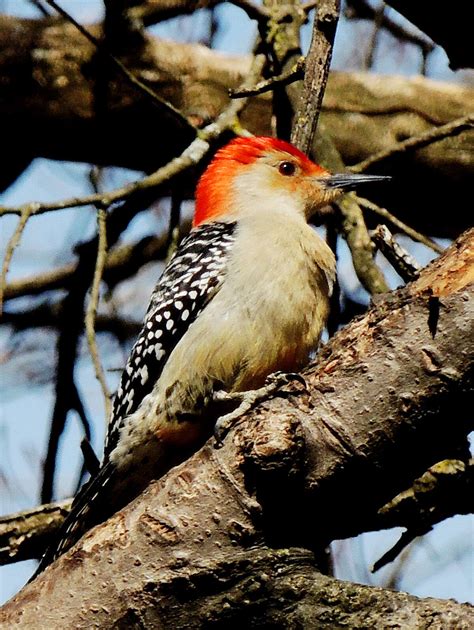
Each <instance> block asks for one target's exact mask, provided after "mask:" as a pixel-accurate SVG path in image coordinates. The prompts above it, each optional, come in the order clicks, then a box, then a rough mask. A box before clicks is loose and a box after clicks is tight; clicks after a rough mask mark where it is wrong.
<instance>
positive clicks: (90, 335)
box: [85, 208, 111, 422]
mask: <svg viewBox="0 0 474 630" xmlns="http://www.w3.org/2000/svg"><path fill="white" fill-rule="evenodd" d="M97 226H98V232H99V240H98V244H97V258H96V264H95V271H94V279H93V281H92V289H91V296H90V300H89V304H88V306H87V310H86V319H85V325H86V337H87V343H88V345H89V352H90V354H91V358H92V363H93V365H94V371H95V376H96V378H97V380H98V381H99V383H100V386H101V388H102V394H103V396H104V406H105V421H106V422H107V421H108V419H109V417H110V398H111V394H110V391H109V388H108V386H107V381H106V378H105V374H104V370H103V367H102V364H101V362H100V356H99V351H98V348H97V339H96V336H95V319H96V315H97V306H98V303H99V294H100V283H101V281H102V276H103V273H104V267H105V261H106V257H107V211H106V210H105V209H104V208H98V210H97Z"/></svg>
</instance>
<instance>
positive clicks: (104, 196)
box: [0, 55, 265, 216]
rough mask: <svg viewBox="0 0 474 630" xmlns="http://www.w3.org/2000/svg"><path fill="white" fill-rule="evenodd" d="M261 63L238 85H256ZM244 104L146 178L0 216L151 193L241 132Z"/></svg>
mask: <svg viewBox="0 0 474 630" xmlns="http://www.w3.org/2000/svg"><path fill="white" fill-rule="evenodd" d="M264 61H265V58H264V57H263V55H257V56H256V57H255V59H254V63H253V66H252V68H251V69H250V71H249V74H248V75H247V78H246V79H245V80H244V82H243V83H242V86H243V87H247V86H249V87H250V86H252V85H253V84H254V83H255V82H256V80H257V78H258V77H259V76H260V73H261V71H262V68H263V65H264ZM246 104H247V100H246V99H239V100H238V101H233V102H232V103H230V104H229V105H228V107H227V108H226V109H224V111H223V112H221V114H219V116H218V117H217V119H216V120H215V121H214V122H212V123H210V124H209V125H207V126H206V127H204V129H202V130H200V131H199V132H198V137H197V138H195V139H194V140H193V141H192V142H191V143H190V144H189V145H188V147H187V148H186V149H185V150H184V151H183V152H182V153H181V155H180V156H178V157H176V158H173V159H172V160H170V161H169V162H168V163H167V164H165V165H164V166H162V167H161V168H159V169H158V170H156V171H155V172H154V173H152V174H151V175H148V177H143V178H142V179H139V180H137V181H135V182H132V183H131V184H128V185H126V186H122V187H121V188H117V189H115V190H113V191H110V192H107V193H95V194H92V195H85V196H84V197H72V198H69V199H64V200H63V201H57V202H53V203H44V204H41V203H36V202H35V203H29V204H25V205H23V206H17V207H15V208H11V207H10V208H7V207H0V216H2V215H6V214H20V215H21V214H22V213H23V212H28V213H29V214H30V215H37V214H43V213H44V212H51V211H55V210H64V209H66V208H74V207H81V206H89V205H96V204H98V205H100V206H102V207H103V208H108V207H109V206H111V205H112V204H114V203H116V202H118V201H123V200H124V199H127V198H132V197H133V196H134V195H136V194H139V193H141V192H143V191H151V190H154V189H156V188H158V187H159V186H160V185H162V184H163V183H164V182H167V181H169V180H170V179H171V178H172V177H174V176H176V175H178V174H179V173H181V172H182V171H184V170H186V169H187V168H189V167H191V166H196V165H197V164H198V163H199V162H200V161H201V160H202V158H203V157H204V156H205V155H206V153H207V152H208V150H209V148H210V143H211V142H212V141H214V140H217V138H218V137H219V136H220V135H221V134H222V133H223V132H224V131H228V130H231V131H234V132H235V133H241V132H242V130H241V127H240V125H239V124H238V120H237V117H238V115H239V114H240V112H241V111H242V110H243V109H244V107H245V106H246Z"/></svg>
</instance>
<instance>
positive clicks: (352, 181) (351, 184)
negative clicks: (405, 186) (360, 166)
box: [324, 173, 392, 190]
mask: <svg viewBox="0 0 474 630" xmlns="http://www.w3.org/2000/svg"><path fill="white" fill-rule="evenodd" d="M391 179H392V178H391V177H390V176H388V175H358V174H356V173H340V174H338V175H329V177H325V178H324V185H325V186H326V187H327V188H340V189H342V190H353V189H354V188H356V187H357V186H359V184H370V183H371V182H387V181H390V180H391Z"/></svg>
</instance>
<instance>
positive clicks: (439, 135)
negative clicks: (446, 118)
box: [350, 114, 474, 173]
mask: <svg viewBox="0 0 474 630" xmlns="http://www.w3.org/2000/svg"><path fill="white" fill-rule="evenodd" d="M472 127H474V114H468V115H467V116H463V117H462V118H456V120H452V121H451V122H449V123H447V124H446V125H442V126H441V127H434V128H432V129H430V130H429V131H425V132H424V133H421V134H419V135H418V136H412V137H411V138H407V140H403V141H402V142H398V143H397V144H394V145H393V146H392V147H390V148H388V149H384V150H383V151H379V152H378V153H374V154H373V155H371V156H370V157H369V158H367V159H366V160H363V161H362V162H359V163H358V164H355V165H354V166H351V167H350V170H351V171H352V172H353V173H362V172H363V171H366V170H367V169H368V168H369V167H370V166H373V165H374V164H377V163H378V162H382V160H385V159H387V158H389V157H393V156H394V155H398V154H400V153H404V152H405V151H409V150H413V149H419V148H421V147H424V146H426V145H428V144H432V143H433V142H438V141H439V140H443V138H447V137H449V136H455V135H457V134H458V133H461V132H462V131H464V130H465V129H471V128H472Z"/></svg>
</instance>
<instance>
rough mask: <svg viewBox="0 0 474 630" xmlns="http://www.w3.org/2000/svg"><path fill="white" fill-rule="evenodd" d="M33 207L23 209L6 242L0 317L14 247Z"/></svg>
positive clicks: (0, 287)
mask: <svg viewBox="0 0 474 630" xmlns="http://www.w3.org/2000/svg"><path fill="white" fill-rule="evenodd" d="M34 207H35V204H30V205H29V206H27V207H25V208H23V210H22V212H21V214H20V220H19V221H18V224H17V226H16V228H15V231H14V232H13V234H12V236H11V238H10V240H9V241H8V245H7V248H6V251H5V257H4V259H3V265H2V275H1V277H0V317H1V316H2V313H3V294H4V291H5V287H6V283H7V274H8V269H9V267H10V263H11V260H12V257H13V253H14V251H15V249H16V247H17V246H18V243H19V242H20V239H21V235H22V234H23V230H24V229H25V226H26V224H27V222H28V219H29V218H30V216H31V215H32V213H33V209H34Z"/></svg>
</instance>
